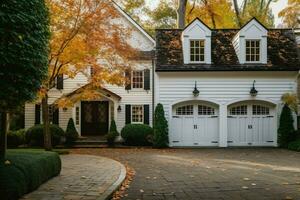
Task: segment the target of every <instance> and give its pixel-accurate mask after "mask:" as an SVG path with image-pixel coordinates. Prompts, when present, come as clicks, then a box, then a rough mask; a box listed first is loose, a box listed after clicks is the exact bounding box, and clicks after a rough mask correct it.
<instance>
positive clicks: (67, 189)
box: [22, 154, 126, 200]
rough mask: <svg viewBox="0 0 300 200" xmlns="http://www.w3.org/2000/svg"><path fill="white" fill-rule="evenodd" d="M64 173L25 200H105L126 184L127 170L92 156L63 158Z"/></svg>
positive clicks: (107, 160) (112, 162)
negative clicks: (124, 182)
mask: <svg viewBox="0 0 300 200" xmlns="http://www.w3.org/2000/svg"><path fill="white" fill-rule="evenodd" d="M61 159H62V171H61V174H60V176H57V177H55V178H53V179H51V180H49V181H48V182H46V183H44V184H43V185H41V186H40V187H39V188H38V189H37V190H36V191H34V192H32V193H30V194H27V195H25V196H24V197H23V198H22V199H26V200H27V199H30V200H81V199H84V200H102V199H107V197H109V196H110V195H111V194H112V193H113V192H114V191H115V190H116V189H117V188H118V186H119V185H120V184H121V183H122V182H123V180H124V178H125V176H126V169H125V167H124V166H123V165H122V164H121V163H119V162H117V161H114V160H111V159H108V158H104V157H100V156H89V155H76V154H72V155H63V156H61Z"/></svg>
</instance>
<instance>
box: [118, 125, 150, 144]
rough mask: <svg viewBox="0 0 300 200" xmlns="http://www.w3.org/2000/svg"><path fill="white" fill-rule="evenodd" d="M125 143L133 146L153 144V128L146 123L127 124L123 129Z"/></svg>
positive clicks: (122, 134)
mask: <svg viewBox="0 0 300 200" xmlns="http://www.w3.org/2000/svg"><path fill="white" fill-rule="evenodd" d="M121 136H122V137H123V139H124V140H125V144H127V145H132V146H147V145H151V139H152V138H153V129H152V128H151V127H150V126H148V125H146V124H127V125H126V126H125V127H124V128H123V129H122V131H121Z"/></svg>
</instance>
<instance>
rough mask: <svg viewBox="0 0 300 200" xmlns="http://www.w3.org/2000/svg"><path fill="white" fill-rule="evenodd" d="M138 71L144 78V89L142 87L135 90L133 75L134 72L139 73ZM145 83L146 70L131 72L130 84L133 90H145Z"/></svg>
mask: <svg viewBox="0 0 300 200" xmlns="http://www.w3.org/2000/svg"><path fill="white" fill-rule="evenodd" d="M137 71H139V72H142V78H143V80H142V87H140V88H135V87H133V73H134V72H137ZM144 82H145V72H144V70H133V71H131V78H130V83H131V90H144V87H145V86H144V84H145V83H144Z"/></svg>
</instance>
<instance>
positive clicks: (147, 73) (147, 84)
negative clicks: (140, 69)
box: [144, 69, 150, 90]
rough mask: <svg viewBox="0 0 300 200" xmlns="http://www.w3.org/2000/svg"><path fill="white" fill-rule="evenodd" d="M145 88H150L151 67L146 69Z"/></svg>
mask: <svg viewBox="0 0 300 200" xmlns="http://www.w3.org/2000/svg"><path fill="white" fill-rule="evenodd" d="M144 90H150V69H145V70H144Z"/></svg>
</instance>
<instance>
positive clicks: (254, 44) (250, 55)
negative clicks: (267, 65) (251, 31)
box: [246, 40, 260, 62]
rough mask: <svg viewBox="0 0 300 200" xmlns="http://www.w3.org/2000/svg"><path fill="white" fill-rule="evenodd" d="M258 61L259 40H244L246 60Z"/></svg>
mask: <svg viewBox="0 0 300 200" xmlns="http://www.w3.org/2000/svg"><path fill="white" fill-rule="evenodd" d="M259 61H260V40H246V62H259Z"/></svg>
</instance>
